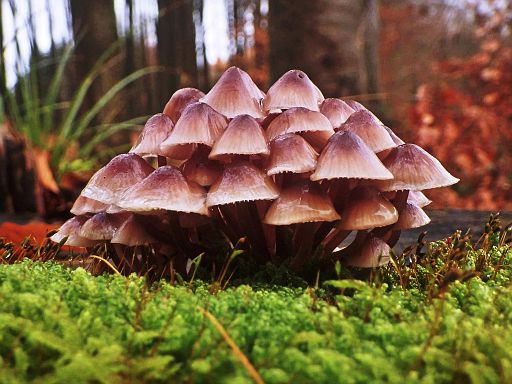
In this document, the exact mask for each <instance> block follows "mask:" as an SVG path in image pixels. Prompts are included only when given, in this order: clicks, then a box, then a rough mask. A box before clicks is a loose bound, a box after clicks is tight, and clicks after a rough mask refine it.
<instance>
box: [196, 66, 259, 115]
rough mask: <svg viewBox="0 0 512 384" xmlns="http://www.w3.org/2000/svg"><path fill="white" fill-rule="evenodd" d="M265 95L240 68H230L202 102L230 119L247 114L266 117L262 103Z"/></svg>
mask: <svg viewBox="0 0 512 384" xmlns="http://www.w3.org/2000/svg"><path fill="white" fill-rule="evenodd" d="M264 97H265V94H264V93H263V92H262V91H261V90H260V89H259V88H258V86H257V85H256V84H254V82H253V81H252V79H251V77H250V76H249V75H248V74H247V73H246V72H244V71H242V70H241V69H240V68H237V67H231V68H228V69H227V70H226V71H225V72H224V73H223V74H222V76H221V77H220V79H219V80H218V81H217V83H216V84H215V85H214V86H213V88H212V89H211V90H210V92H208V93H207V94H206V96H204V97H203V98H202V99H201V101H202V102H203V103H206V104H208V105H210V106H211V107H212V108H213V109H215V110H216V111H218V112H220V113H222V114H223V115H224V116H226V117H228V118H233V117H235V116H237V115H242V114H247V115H251V116H252V117H255V118H260V117H265V114H264V113H263V111H262V110H261V107H260V101H261V100H262V99H263V98H264Z"/></svg>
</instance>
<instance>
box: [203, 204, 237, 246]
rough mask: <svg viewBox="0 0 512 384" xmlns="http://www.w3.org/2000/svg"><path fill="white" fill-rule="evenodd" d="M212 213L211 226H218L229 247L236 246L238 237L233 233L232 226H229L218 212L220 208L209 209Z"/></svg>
mask: <svg viewBox="0 0 512 384" xmlns="http://www.w3.org/2000/svg"><path fill="white" fill-rule="evenodd" d="M210 211H211V213H212V219H213V225H214V226H218V227H219V228H220V230H221V232H222V233H224V235H225V236H226V237H227V238H228V240H229V242H230V243H231V246H233V245H234V244H236V242H237V241H238V239H240V237H239V236H238V235H237V234H236V233H235V231H234V230H233V228H232V226H230V225H229V223H228V222H227V219H226V218H224V216H223V213H222V212H221V210H220V207H213V208H210Z"/></svg>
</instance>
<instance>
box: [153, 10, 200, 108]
mask: <svg viewBox="0 0 512 384" xmlns="http://www.w3.org/2000/svg"><path fill="white" fill-rule="evenodd" d="M158 10H159V12H158V14H159V15H158V22H157V37H158V60H159V62H160V64H161V65H163V66H164V67H165V72H164V73H163V74H162V77H163V79H162V82H161V84H160V90H161V102H162V108H163V106H164V105H165V103H166V102H167V100H168V99H169V97H170V96H171V94H172V93H173V92H174V91H175V90H177V89H178V88H179V87H184V86H189V87H197V77H198V74H197V62H196V43H195V28H194V21H193V16H192V12H193V10H194V7H193V1H192V0H158Z"/></svg>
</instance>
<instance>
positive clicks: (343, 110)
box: [320, 98, 355, 130]
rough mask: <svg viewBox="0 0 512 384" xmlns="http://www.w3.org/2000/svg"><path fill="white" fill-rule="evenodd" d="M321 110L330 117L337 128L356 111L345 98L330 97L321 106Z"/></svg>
mask: <svg viewBox="0 0 512 384" xmlns="http://www.w3.org/2000/svg"><path fill="white" fill-rule="evenodd" d="M320 112H321V113H322V114H323V115H324V116H325V117H327V118H328V119H329V121H330V122H331V125H332V126H333V128H334V129H335V130H337V129H338V128H339V127H340V125H341V124H343V123H344V122H345V121H347V119H348V118H349V116H350V115H351V114H353V113H354V112H355V111H354V110H353V109H352V108H351V107H350V106H349V105H348V104H347V103H345V102H344V101H343V100H340V99H333V98H328V99H325V100H324V101H323V103H322V105H321V106H320Z"/></svg>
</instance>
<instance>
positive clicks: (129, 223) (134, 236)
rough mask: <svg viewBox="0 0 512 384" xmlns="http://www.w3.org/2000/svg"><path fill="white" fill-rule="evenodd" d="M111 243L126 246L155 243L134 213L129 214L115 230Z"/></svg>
mask: <svg viewBox="0 0 512 384" xmlns="http://www.w3.org/2000/svg"><path fill="white" fill-rule="evenodd" d="M110 242H111V243H113V244H122V245H126V246H128V247H135V246H138V245H147V244H151V243H157V240H156V239H154V238H153V237H152V236H151V235H150V234H149V233H148V232H147V231H146V228H145V226H144V225H142V224H140V223H139V222H138V221H137V218H136V216H135V215H130V216H129V217H128V219H126V220H125V221H124V222H123V223H122V224H121V226H120V227H119V228H118V229H117V230H116V231H115V233H114V236H113V237H112V239H111V241H110Z"/></svg>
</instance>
